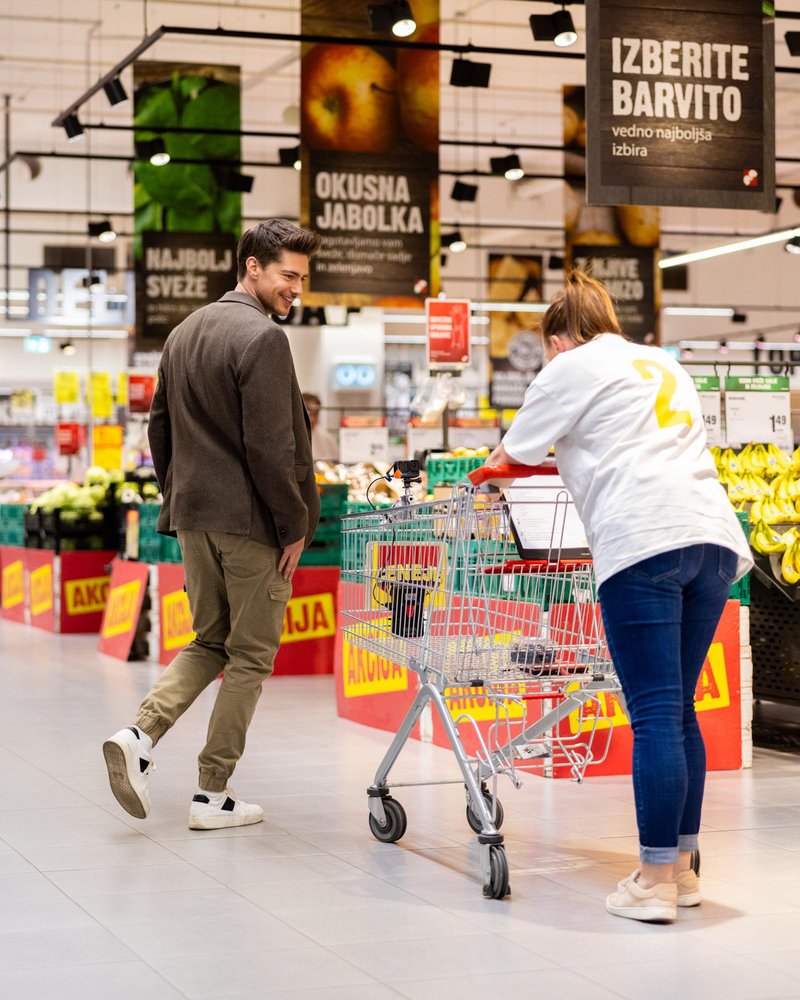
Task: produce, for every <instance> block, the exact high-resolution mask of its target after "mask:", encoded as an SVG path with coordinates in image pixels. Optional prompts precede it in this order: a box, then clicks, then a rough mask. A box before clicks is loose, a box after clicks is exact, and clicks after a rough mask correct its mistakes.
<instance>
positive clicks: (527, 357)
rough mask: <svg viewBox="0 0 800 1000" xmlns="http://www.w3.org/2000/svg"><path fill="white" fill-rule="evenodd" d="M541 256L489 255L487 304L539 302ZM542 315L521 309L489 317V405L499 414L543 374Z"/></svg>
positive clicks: (516, 405)
mask: <svg viewBox="0 0 800 1000" xmlns="http://www.w3.org/2000/svg"><path fill="white" fill-rule="evenodd" d="M542 269H543V262H542V258H541V257H537V256H531V255H525V256H521V255H519V254H499V253H498V254H494V253H492V254H489V286H488V292H489V300H490V301H492V302H519V303H520V304H522V303H525V302H541V301H542ZM540 324H541V316H539V315H537V314H536V313H531V312H527V311H524V310H521V311H520V312H512V311H510V310H505V309H504V310H502V311H497V312H492V313H490V314H489V366H490V381H489V401H490V403H491V405H492V406H493V407H496V408H497V409H508V410H516V409H518V408H519V407H520V406H522V400H523V399H524V398H525V390H526V389H527V388H528V386H529V385H530V384H531V382H532V381H533V379H534V378H535V376H536V375H538V373H539V372H540V371H541V368H542V362H543V353H542V341H541V338H540V336H539V333H538V329H539V326H540Z"/></svg>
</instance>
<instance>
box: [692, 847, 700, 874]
mask: <svg viewBox="0 0 800 1000" xmlns="http://www.w3.org/2000/svg"><path fill="white" fill-rule="evenodd" d="M691 864H692V871H693V872H694V873H695V875H699V874H700V851H692V861H691Z"/></svg>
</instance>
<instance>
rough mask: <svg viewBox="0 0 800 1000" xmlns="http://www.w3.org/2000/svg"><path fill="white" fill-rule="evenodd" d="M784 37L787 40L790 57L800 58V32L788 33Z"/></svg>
mask: <svg viewBox="0 0 800 1000" xmlns="http://www.w3.org/2000/svg"><path fill="white" fill-rule="evenodd" d="M783 37H784V38H785V39H786V48H787V49H788V50H789V55H792V56H800V31H787V32H786V34H785V35H784V36H783Z"/></svg>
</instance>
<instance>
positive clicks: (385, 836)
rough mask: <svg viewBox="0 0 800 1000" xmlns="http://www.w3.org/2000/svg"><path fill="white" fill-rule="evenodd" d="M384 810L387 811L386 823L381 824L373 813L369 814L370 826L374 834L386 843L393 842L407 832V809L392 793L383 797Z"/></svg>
mask: <svg viewBox="0 0 800 1000" xmlns="http://www.w3.org/2000/svg"><path fill="white" fill-rule="evenodd" d="M383 810H384V812H385V813H386V825H385V826H381V825H380V823H379V822H378V821H377V820H376V819H375V817H374V816H373V815H372V813H370V814H369V828H370V830H371V831H372V836H373V837H375V838H376V839H377V840H380V841H382V842H383V843H384V844H393V843H394V842H395V841H396V840H399V839H400V838H401V837H402V836H403V834H404V833H405V832H406V827H407V826H408V819H407V817H406V811H405V809H404V808H403V807H402V806H401V805H400V803H399V802H396V801H395V800H394V799H393V798H392V797H391V795H386V796H384V798H383Z"/></svg>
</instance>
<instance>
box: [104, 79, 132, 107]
mask: <svg viewBox="0 0 800 1000" xmlns="http://www.w3.org/2000/svg"><path fill="white" fill-rule="evenodd" d="M103 90H104V91H105V92H106V97H107V98H108V103H109V104H110V105H111V107H112V108H114V107H116V106H117V105H118V104H124V103H125V101H127V100H128V94H127V92H126V90H125V88H124V87H123V86H122V80H120V78H119V77H118V76H115V77H114V78H113V79H111V80H106V82H105V83H104V84H103Z"/></svg>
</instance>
